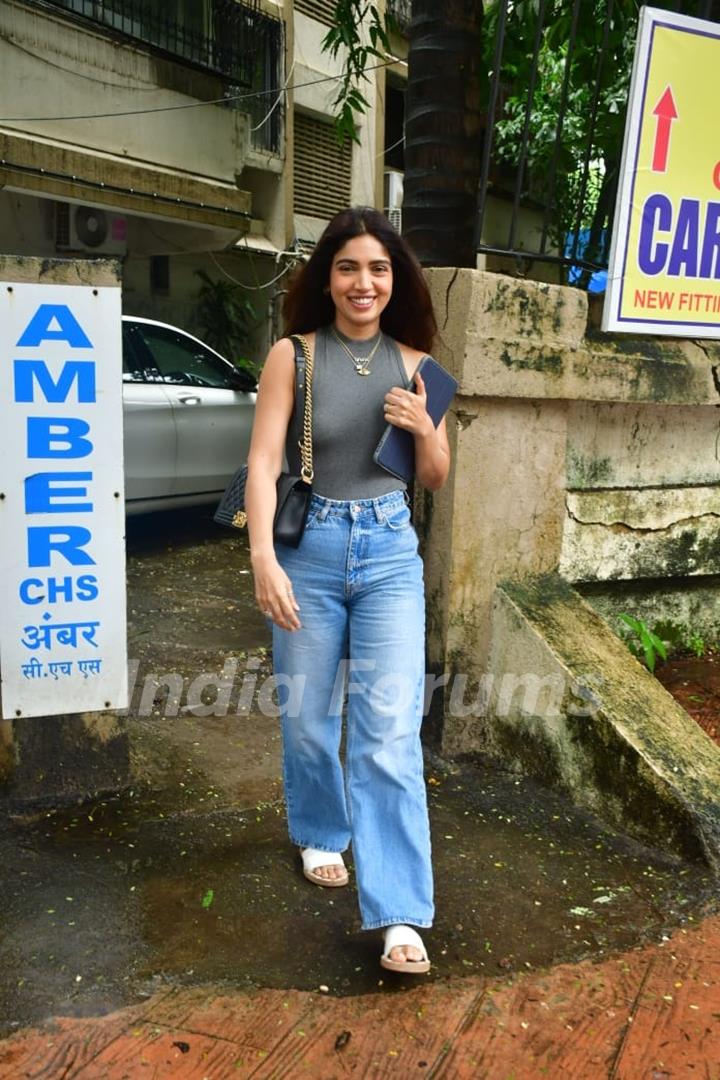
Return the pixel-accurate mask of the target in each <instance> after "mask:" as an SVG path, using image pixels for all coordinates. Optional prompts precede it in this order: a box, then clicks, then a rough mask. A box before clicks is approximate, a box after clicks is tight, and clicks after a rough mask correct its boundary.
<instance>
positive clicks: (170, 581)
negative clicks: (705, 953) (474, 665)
mask: <svg viewBox="0 0 720 1080" xmlns="http://www.w3.org/2000/svg"><path fill="white" fill-rule="evenodd" d="M128 553H129V588H130V603H129V608H130V656H131V658H133V659H136V660H137V661H138V664H139V667H138V678H137V680H136V689H135V693H134V696H133V703H132V709H131V711H130V716H129V717H128V725H129V730H130V735H131V745H132V755H133V768H134V780H133V785H132V788H130V789H129V790H128V791H127V792H125V793H124V794H123V796H122V797H121V798H118V799H116V800H110V799H107V800H100V801H97V802H95V803H93V804H89V805H84V806H82V807H76V808H74V809H72V810H70V811H63V812H62V813H54V814H53V813H51V814H43V815H42V816H40V817H38V818H36V819H35V820H29V819H23V820H5V818H4V817H3V824H2V825H0V875H1V877H2V909H3V914H2V923H1V924H0V1035H4V1034H8V1033H10V1032H12V1031H14V1030H16V1029H17V1027H19V1026H24V1025H27V1024H29V1023H31V1022H34V1021H37V1020H39V1019H41V1018H43V1017H46V1016H49V1015H58V1014H59V1015H70V1016H79V1015H97V1014H100V1013H103V1012H108V1011H111V1010H113V1009H116V1008H117V1007H119V1006H120V1005H123V1004H128V1003H131V1002H135V1001H138V1000H140V999H142V998H144V997H147V996H149V995H151V994H153V993H154V992H155V991H156V990H158V989H159V988H161V987H164V986H167V985H173V984H182V985H189V986H192V985H196V984H206V983H213V984H214V985H215V986H216V987H217V985H218V984H225V985H227V986H228V988H243V987H256V986H259V987H282V988H296V989H301V990H302V989H317V988H318V987H320V986H323V987H327V990H328V992H329V993H330V994H331V995H333V994H335V995H348V994H359V993H362V992H372V991H378V992H379V991H384V990H387V989H389V988H390V987H389V983H388V981H387V979H386V980H385V981H383V980H382V979H381V978H380V975H379V969H378V966H377V956H378V954H379V945H380V935H379V933H371V934H368V933H361V932H360V930H359V919H358V914H357V904H356V895H355V892H354V888H353V886H352V884H351V886H350V887H349V888H347V889H333V890H323V889H319V888H317V887H315V886H313V885H311V884H310V883H308V882H306V881H305V879H304V878H303V877H302V875H301V873H300V868H299V860H298V858H297V854H296V852H295V850H294V849H293V848H292V847H291V846H290V845H289V843H288V841H287V835H286V829H285V819H284V808H283V804H282V799H281V786H280V779H279V778H280V743H279V732H278V723H277V720H276V719H275V718H273V717H270V716H267V715H263V713H262V711H259V710H258V700H257V696H253V695H252V694H250V693H248V685H249V684H248V683H247V682H245V684H244V686H243V680H242V678H241V677H240V675H241V674H242V672H247V671H249V672H250V673H251V675H252V676H253V677H256V683H255V685H256V687H261V686H262V682H263V679H264V678H265V677H266V676H267V673H268V670H269V669H268V655H267V650H268V646H269V639H268V634H267V630H266V627H265V623H264V620H263V619H262V617H261V616H260V615H259V614H258V613H257V611H256V609H255V606H254V602H253V599H252V589H251V577H250V574H249V572H248V571H249V567H248V559H247V550H246V547H245V544H244V541H243V540H242V539H238V538H235V537H234V536H232V535H230V534H224V533H220V532H218V531H216V529H215V528H214V527H213V526H212V523H211V522H210V521H209V519H208V517H207V515H203V514H193V515H187V514H186V515H175V514H172V515H171V514H167V515H158V516H156V517H155V519H154V520H151V519H146V520H145V521H131V522H130V529H129V538H128ZM235 661H237V664H238V669H237V671H235V672H234V673H233V677H232V678H231V677H230V674H229V671H230V669H229V668H228V666H227V665H228V664H230V667H232V664H233V663H234V662H235ZM224 665H225V682H226V686H225V688H224V690H223V689H222V688H221V691H222V692H223V693H225V698H226V700H225V699H221V708H220V712H222V711H223V709H224V708H225V704H227V710H226V714H225V715H204V716H203V715H193V714H192V713H191V712H189V711H188V708H187V706H188V694H190V704H192V703H193V701H194V702H195V703H196V705H197V704H200V705H202V704H203V703H205V704H206V705H207V706H208V710H209V711H212V712H215V713H217V712H218V709H217V706H213V705H212V704H210V702H211V701H212V700H213V699H214V698H215V696H216V694H217V689H213V688H211V687H210V686H209V685H208V686H206V687H205V689H203V683H202V681H201V682H200V683H197V682H196V684H195V688H194V690H193V688H192V686H191V684H192V682H193V680H197V679H198V676H203V673H205V675H206V676H207V678H206V679H205V682H206V683H209V682H210V681H211V676H215V677H217V676H218V674H219V673H220V672H221V671H222V670H223V667H224ZM238 672H239V673H240V674H238ZM153 674H154V675H156V676H162V675H165V676H168V677H169V678H168V680H167V681H169V683H170V685H171V689H172V690H173V691H174V692H171V693H168V692H167V690H166V689H163V687H162V686H161V687H160V688H159V689H158V688H156V685H155V680H153V679H151V678H150V676H151V675H153ZM160 681H162V680H160ZM250 689H252V688H250ZM193 694H194V695H195V697H193ZM223 701H224V704H223V703H222V702H223ZM266 711H267V710H266ZM140 714H142V715H140ZM426 776H427V780H428V793H429V798H430V805H431V824H432V833H433V850H434V866H435V872H436V899H437V920H436V924H435V926H434V928H433V929H432V930H431V931H429V932H427V934H426V940H427V944H428V946H429V949H430V950H431V954H432V959H433V971H432V974H431V976H430V978H431V980H434V981H437V980H439V981H442V980H444V979H447V978H448V977H450V976H454V977H457V976H463V975H473V974H490V975H499V974H501V973H502V972H507V971H527V970H529V969H531V968H535V967H538V966H542V965H546V964H548V963H550V962H559V961H567V960H575V959H579V958H581V957H597V956H600V955H602V954H606V953H608V952H610V951H613V950H618V949H621V948H623V947H626V946H628V945H632V944H635V943H638V942H640V941H642V940H646V939H650V940H660V939H662V937H663V936H664V935H667V934H668V933H669V932H670V930H671V929H672V928H673V927H677V926H680V925H683V924H691V923H693V922H694V921H696V920H697V919H698V918H699V917H700V916H701V915H702V914H704V913H706V912H708V911H710V910H715V909H716V908H717V907H718V904H717V892H718V890H717V883H716V882H714V881H713V880H712V879H711V878H710V876H709V875H708V874H707V873H706V872H705V871H704V870H703V868H702V867H697V866H689V865H685V864H679V863H677V862H676V861H674V860H668V859H664V858H663V857H661V856H660V855H659V854H658V853H657V852H652V851H650V850H648V849H647V848H644V847H641V846H639V845H637V844H634V843H632V842H630V841H628V840H627V839H625V838H623V837H621V836H618V835H616V834H613V833H612V832H610V831H608V830H607V829H605V828H603V826H602V825H601V824H600V823H599V822H597V821H596V820H594V819H593V818H591V817H590V816H589V815H587V814H583V813H580V812H578V811H576V810H574V809H572V808H571V807H569V806H568V805H567V804H566V803H565V802H564V801H563V800H561V799H559V798H556V797H554V796H552V795H550V794H549V793H547V792H545V791H542V790H541V789H539V788H537V787H536V786H535V785H534V784H532V783H531V782H529V781H525V780H517V779H514V778H512V777H510V776H507V775H503V774H499V773H495V772H490V771H487V770H483V769H480V768H476V767H471V766H468V765H465V766H462V767H458V766H449V765H447V763H443V762H441V761H439V760H438V759H437V758H436V757H434V756H433V755H432V754H431V753H429V754H428V760H427V770H426ZM348 861H349V865H350V867H351V870H352V857H351V853H350V858H349V860H348ZM351 877H352V875H351ZM392 985H393V987H396V986H398V987H400V988H402V987H403V979H402V977H400V978H399V979H397V980H394V981H393V982H392Z"/></svg>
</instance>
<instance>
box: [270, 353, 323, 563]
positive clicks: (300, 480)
mask: <svg viewBox="0 0 720 1080" xmlns="http://www.w3.org/2000/svg"><path fill="white" fill-rule="evenodd" d="M293 337H294V338H295V339H296V340H297V342H298V343H299V345H300V348H301V349H302V352H303V356H304V358H305V378H304V380H303V382H304V397H305V400H304V407H303V427H302V440H300V441H299V442H298V449H299V450H300V476H295V475H293V474H292V473H281V474H280V476H279V477H278V482H277V508H276V510H275V520H274V522H273V538H274V539H275V541H276V543H278V544H286V545H287V546H288V547H298V546H299V544H300V541H301V540H302V536H303V532H304V530H305V522H306V520H307V515H308V510H309V509H310V499H311V497H312V482H313V476H314V470H313V449H312V384H313V356H312V353H311V352H310V346H309V345H308V343H307V339H306V338H305V337H303V336H302V334H294V335H293Z"/></svg>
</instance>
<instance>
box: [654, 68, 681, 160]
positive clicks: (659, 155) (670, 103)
mask: <svg viewBox="0 0 720 1080" xmlns="http://www.w3.org/2000/svg"><path fill="white" fill-rule="evenodd" d="M677 115H678V112H677V108H676V107H675V98H674V97H673V92H672V90H671V89H670V87H669V86H666V87H665V90H664V91H663V94H662V97H661V98H660V100H659V101H658V103H657V105H656V106H655V108H654V109H653V116H657V118H658V121H657V129H656V131H655V146H654V147H653V159H652V171H653V172H665V170H666V169H667V162H668V153H669V152H670V128H671V127H672V122H673V120H677Z"/></svg>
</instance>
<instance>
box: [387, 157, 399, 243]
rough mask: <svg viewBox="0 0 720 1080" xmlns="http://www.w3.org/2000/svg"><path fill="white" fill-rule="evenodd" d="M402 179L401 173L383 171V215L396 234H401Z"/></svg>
mask: <svg viewBox="0 0 720 1080" xmlns="http://www.w3.org/2000/svg"><path fill="white" fill-rule="evenodd" d="M403 178H404V174H403V173H401V172H395V171H394V170H393V169H387V170H386V171H385V213H386V214H387V216H388V218H389V219H390V222H391V224H392V225H393V226H394V227H395V228H396V229H397V231H398V232H402V201H403Z"/></svg>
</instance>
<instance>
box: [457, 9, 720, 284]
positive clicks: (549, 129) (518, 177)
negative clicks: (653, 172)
mask: <svg viewBox="0 0 720 1080" xmlns="http://www.w3.org/2000/svg"><path fill="white" fill-rule="evenodd" d="M654 6H656V7H661V8H665V9H667V10H672V11H681V12H683V13H684V14H687V15H695V16H698V17H700V18H710V19H720V3H719V2H718V0H686V2H675V3H672V2H669V0H655V3H654ZM637 15H638V5H636V4H634V3H628V2H627V0H489V2H487V3H486V4H485V14H484V19H483V31H484V33H483V39H484V49H485V60H484V62H485V65H486V70H487V78H486V79H485V80H484V85H485V86H486V87H487V100H486V102H485V115H486V122H485V136H484V143H483V153H482V166H481V178H480V190H479V215H478V231H477V250H478V251H479V252H482V253H484V254H486V255H492V256H502V257H504V265H505V264H506V263H507V259H508V257H511V258H513V259H515V260H516V261H517V265H519V266H521V267H522V268H523V269H527V267H528V264H529V262H530V261H536V260H537V261H540V262H552V263H556V264H559V265H560V266H562V267H563V268H564V280H567V281H570V282H571V283H574V284H579V285H582V286H586V287H587V286H588V285H590V283H591V281H592V278H593V274H594V273H595V272H596V271H601V270H603V269H605V268H606V267H607V262H608V254H609V243H610V233H611V231H612V217H613V213H614V209H615V195H616V191H617V183H618V176H619V169H620V161H621V156H622V144H623V133H624V127H625V112H626V108H627V97H628V91H629V85H630V74H631V70H632V62H633V52H634V44H635V35H636V30H637ZM490 200H492V201H490ZM503 203H504V204H505V207H506V210H505V211H503V210H502V204H503ZM500 221H502V222H503V227H502V228H500V227H499V225H498V222H500ZM505 223H506V227H505ZM591 287H592V285H591ZM597 287H601V284H599V285H598V286H597Z"/></svg>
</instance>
